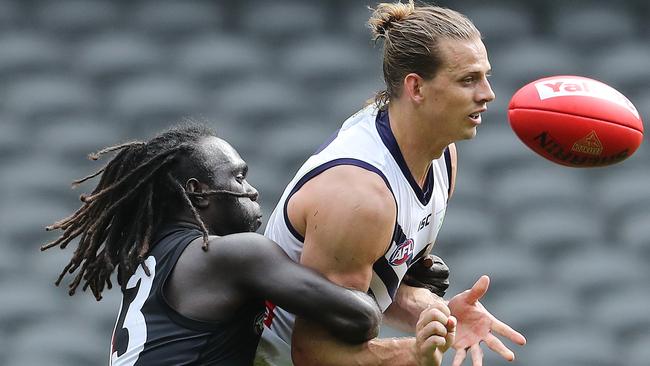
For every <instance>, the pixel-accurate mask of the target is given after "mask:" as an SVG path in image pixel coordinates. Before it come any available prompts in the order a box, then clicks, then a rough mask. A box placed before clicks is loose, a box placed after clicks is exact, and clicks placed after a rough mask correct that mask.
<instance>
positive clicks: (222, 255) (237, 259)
mask: <svg viewBox="0 0 650 366" xmlns="http://www.w3.org/2000/svg"><path fill="white" fill-rule="evenodd" d="M281 251H282V250H281V249H280V248H279V247H278V246H277V244H275V243H274V242H273V241H271V240H270V239H268V238H266V237H264V236H263V235H260V234H257V233H237V234H230V235H225V236H218V237H217V236H214V237H210V246H209V250H208V252H207V253H206V254H207V255H206V259H207V260H209V261H211V262H218V263H220V264H221V265H222V268H223V267H229V268H237V266H239V265H244V264H248V263H250V262H252V261H255V260H258V259H261V258H265V257H269V256H277V255H278V253H280V252H281Z"/></svg>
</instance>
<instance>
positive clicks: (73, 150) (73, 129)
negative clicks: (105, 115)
mask: <svg viewBox="0 0 650 366" xmlns="http://www.w3.org/2000/svg"><path fill="white" fill-rule="evenodd" d="M116 127H117V126H116V125H115V124H114V123H111V122H110V121H105V120H101V119H98V118H97V117H95V116H91V115H86V116H83V115H82V116H74V117H70V118H63V119H60V120H53V121H52V123H51V124H49V125H46V126H44V127H43V128H41V129H39V130H38V131H37V132H36V134H35V137H36V138H37V139H38V141H40V144H39V151H42V152H43V153H45V154H47V155H48V156H52V157H56V158H58V159H60V161H61V163H62V164H66V165H72V166H75V167H79V168H80V171H81V170H82V169H81V168H82V167H83V168H84V169H88V170H90V169H95V168H96V169H98V168H100V167H101V166H103V165H104V164H105V163H106V162H107V161H108V160H109V159H110V158H111V157H112V155H110V154H109V155H107V156H104V157H102V158H101V159H100V160H99V161H98V162H96V161H91V160H89V159H88V154H90V153H93V152H96V151H99V150H101V149H102V148H104V147H107V146H112V145H117V144H119V143H122V142H125V140H126V139H125V137H126V136H124V135H125V133H124V132H125V131H123V130H122V129H120V128H116ZM88 173H91V172H90V171H88Z"/></svg>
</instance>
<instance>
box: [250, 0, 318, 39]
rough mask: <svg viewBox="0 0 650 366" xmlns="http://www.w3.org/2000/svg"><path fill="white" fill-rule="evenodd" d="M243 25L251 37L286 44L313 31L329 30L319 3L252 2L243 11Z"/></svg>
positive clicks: (315, 32)
mask: <svg viewBox="0 0 650 366" xmlns="http://www.w3.org/2000/svg"><path fill="white" fill-rule="evenodd" d="M241 15H242V16H241V19H240V26H241V27H242V31H243V32H246V33H248V34H250V36H251V38H253V39H258V40H266V41H269V42H270V43H271V44H274V45H279V46H283V45H286V43H288V42H291V41H293V40H296V39H303V38H304V37H305V36H307V35H310V34H323V33H326V29H325V26H326V22H327V19H326V16H327V15H326V14H325V12H324V8H323V7H322V5H321V3H319V2H302V1H296V0H293V1H286V0H285V1H274V2H272V3H269V4H266V5H265V6H260V4H259V3H257V2H254V1H253V2H249V3H248V4H247V6H244V7H243V8H242V10H241Z"/></svg>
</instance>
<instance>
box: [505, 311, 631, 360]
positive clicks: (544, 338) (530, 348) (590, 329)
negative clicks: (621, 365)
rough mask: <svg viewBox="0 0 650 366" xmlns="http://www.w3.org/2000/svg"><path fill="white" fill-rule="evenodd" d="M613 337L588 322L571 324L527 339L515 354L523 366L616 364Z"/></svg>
mask: <svg viewBox="0 0 650 366" xmlns="http://www.w3.org/2000/svg"><path fill="white" fill-rule="evenodd" d="M615 344H616V342H615V338H614V337H613V335H612V334H611V333H609V332H606V331H603V329H602V328H600V327H597V326H594V325H593V324H590V323H588V322H587V323H582V324H571V325H567V326H565V327H562V328H559V329H558V328H556V329H552V330H549V331H548V332H545V333H544V334H541V335H539V336H538V337H536V338H535V339H531V340H530V342H529V344H528V345H527V346H525V347H523V348H521V350H520V351H519V359H518V361H519V362H520V363H521V364H523V365H531V366H538V365H539V366H541V365H571V366H611V365H617V364H618V363H617V359H618V357H617V355H618V354H619V353H618V352H617V351H616V348H615Z"/></svg>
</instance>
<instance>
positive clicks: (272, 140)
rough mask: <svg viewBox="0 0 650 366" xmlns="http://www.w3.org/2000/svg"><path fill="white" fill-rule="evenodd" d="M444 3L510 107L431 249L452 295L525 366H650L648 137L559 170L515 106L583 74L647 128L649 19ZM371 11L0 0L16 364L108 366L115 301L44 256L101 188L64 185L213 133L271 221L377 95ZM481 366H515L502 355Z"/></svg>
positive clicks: (464, 166)
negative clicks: (140, 143)
mask: <svg viewBox="0 0 650 366" xmlns="http://www.w3.org/2000/svg"><path fill="white" fill-rule="evenodd" d="M438 3H439V4H442V5H447V6H450V7H452V8H454V9H457V10H460V11H462V12H464V13H465V14H467V15H468V16H469V17H470V18H471V19H472V20H473V21H474V22H475V23H476V25H477V26H478V28H479V29H480V30H481V31H482V33H483V35H484V38H485V43H486V45H487V47H488V50H489V53H490V60H491V62H492V66H493V77H492V79H491V80H492V83H493V88H494V90H495V92H496V94H497V100H496V101H495V102H494V103H492V104H491V105H490V107H489V108H490V109H489V111H488V112H486V113H485V114H484V116H483V121H484V123H483V124H482V125H481V128H480V129H479V133H478V136H477V138H476V139H475V140H472V141H470V142H461V143H459V144H458V150H459V170H458V186H457V189H456V193H455V195H454V198H453V200H452V201H451V203H450V207H449V210H448V214H447V218H446V222H445V224H444V225H443V229H442V232H441V235H440V237H439V240H438V242H437V245H436V247H435V248H434V251H435V252H437V253H438V254H439V255H441V256H442V257H443V258H444V259H445V261H446V262H447V263H448V264H449V266H450V267H451V271H452V275H451V282H452V286H451V289H450V291H449V292H448V293H449V294H450V295H453V294H455V293H457V292H459V291H462V290H464V289H466V288H469V286H471V285H472V284H473V282H474V281H475V280H476V279H477V278H478V277H479V276H480V275H481V274H489V275H490V276H491V278H492V284H491V288H490V290H489V291H488V294H487V295H486V297H485V298H484V299H483V303H484V304H485V305H486V307H487V308H488V309H490V310H491V311H492V312H493V314H494V315H496V316H497V317H499V318H500V319H502V320H504V321H506V322H507V323H509V324H511V325H512V326H513V327H515V328H516V329H518V330H520V331H521V332H522V333H523V334H524V335H526V337H527V338H528V345H527V346H525V347H523V348H517V349H516V353H517V357H518V359H517V362H516V363H517V364H520V365H571V366H586V365H590V366H601V365H603V366H604V365H629V366H642V365H643V366H647V365H648V364H649V363H648V362H649V361H648V360H650V306H649V305H648V303H649V302H650V281H649V280H650V266H648V262H649V261H650V170H649V169H648V163H649V162H650V149H649V148H648V146H647V145H648V143H647V141H646V142H645V144H644V145H642V146H641V148H640V149H639V150H638V151H637V153H636V154H635V155H634V156H632V157H631V158H629V159H628V160H626V161H624V162H623V163H621V164H618V165H616V166H612V167H608V168H598V169H585V170H580V169H570V168H564V167H561V166H557V165H553V164H552V163H550V162H547V161H545V160H543V159H542V158H540V157H538V156H536V155H534V154H533V153H532V152H531V151H529V150H528V149H527V148H526V147H525V146H524V145H523V144H522V143H520V142H519V141H518V140H517V139H516V137H515V135H514V134H513V133H512V132H511V130H510V128H509V126H508V122H507V119H506V109H507V103H508V101H509V98H510V96H511V95H512V94H513V93H514V91H515V90H517V89H518V88H519V87H521V86H523V85H524V84H525V83H527V82H529V81H532V80H534V79H536V78H538V77H542V76H549V75H555V74H578V75H583V76H587V77H592V78H595V79H599V80H601V81H604V82H607V83H609V84H610V85H612V86H614V87H615V88H617V89H618V90H620V91H621V92H623V93H624V94H625V95H627V96H628V97H629V98H630V99H631V100H632V102H633V103H635V105H636V106H637V108H638V109H639V110H640V112H641V115H642V116H645V117H646V119H648V118H650V68H649V67H648V65H649V62H650V26H649V25H648V24H649V23H648V21H647V19H648V17H650V3H648V2H647V1H644V0H636V1H635V0H630V1H617V2H613V1H571V2H565V1H560V0H550V1H549V0H543V1H542V0H530V1H514V0H513V1H496V0H494V1H489V2H487V1H478V0H476V1H472V0H465V1H461V0H458V1H453V2H451V1H439V2H438ZM374 4H376V2H373V1H370V0H364V1H360V0H331V1H298V0H280V1H261V0H223V1H193V0H192V1H170V0H150V1H144V0H137V1H98V0H59V1H45V0H41V1H36V0H26V1H25V0H0V202H1V205H0V364H2V365H7V366H24V365H66V366H70V365H101V364H106V362H107V360H108V352H109V338H110V334H111V331H112V327H113V324H114V321H115V317H116V314H117V311H118V308H119V301H120V294H119V291H117V290H113V291H108V292H106V293H105V297H104V299H103V300H102V301H101V302H96V301H95V300H94V298H93V297H92V295H91V294H90V293H81V292H80V293H78V294H77V295H76V296H74V297H72V298H70V297H68V296H67V291H66V289H65V287H62V288H56V287H54V286H53V282H54V280H55V279H56V277H57V276H58V274H59V272H60V270H61V269H62V268H63V267H64V266H65V264H66V263H67V261H68V259H69V257H70V256H71V252H72V250H73V248H74V245H71V246H70V248H69V249H67V250H65V251H61V250H58V249H52V250H50V251H47V252H44V253H41V252H39V250H38V248H39V246H40V245H41V244H43V243H45V242H47V241H49V240H52V239H55V234H53V233H46V232H45V230H44V229H43V228H44V226H45V225H48V224H50V223H52V222H53V221H54V220H56V219H59V218H62V217H63V216H65V215H67V214H68V213H70V212H71V211H72V210H74V209H76V208H77V207H78V206H79V201H78V196H79V194H80V193H82V192H87V191H89V190H91V189H92V186H91V185H86V186H82V187H80V188H78V189H77V190H72V189H70V182H71V181H72V180H73V179H76V178H79V177H82V176H85V175H86V174H88V173H90V172H92V171H94V170H95V169H96V168H98V167H99V166H100V164H101V162H99V163H97V162H90V161H88V160H87V159H86V158H85V157H86V154H87V153H89V152H92V151H96V150H97V149H99V148H101V147H104V146H108V145H112V144H115V143H118V142H123V141H127V140H132V139H147V138H149V137H151V136H152V134H154V133H155V132H156V131H159V130H160V129H162V128H164V127H167V126H170V125H172V124H173V123H174V122H176V121H178V120H179V119H181V118H183V117H188V116H191V117H195V118H198V119H205V120H208V121H210V123H211V124H212V125H213V126H214V127H215V128H216V130H217V131H218V132H219V133H220V134H221V136H222V137H224V138H225V139H227V140H228V141H230V142H231V143H232V145H234V146H235V148H237V149H238V150H239V151H240V153H241V155H242V156H243V157H244V159H245V160H247V161H248V163H249V165H250V167H251V169H250V179H249V180H250V181H251V182H252V184H254V185H256V186H257V187H258V188H259V190H260V192H261V203H262V206H263V207H264V210H265V217H267V218H268V216H269V214H270V212H271V210H272V209H273V207H274V206H275V204H276V202H277V200H278V199H279V197H280V194H281V192H282V190H283V188H284V187H285V185H286V184H287V183H288V182H289V180H290V179H291V177H292V176H293V174H294V173H295V171H296V170H297V169H298V167H299V166H300V164H301V163H302V162H303V161H304V160H305V159H306V158H307V157H308V156H309V155H310V154H311V153H312V151H314V150H315V148H316V147H317V146H319V145H320V143H321V142H322V141H324V140H325V139H326V138H327V137H329V136H330V134H331V133H332V132H333V131H335V130H336V129H337V128H338V127H339V125H340V124H341V123H342V122H343V120H344V119H345V118H346V117H347V116H349V115H351V114H352V113H354V112H355V111H356V110H358V109H359V108H360V107H362V106H363V104H364V102H365V101H366V100H367V99H368V98H371V97H372V96H373V94H374V92H376V91H378V90H379V89H380V88H381V87H382V79H381V57H380V47H378V46H377V47H375V46H373V44H372V42H371V41H370V33H369V30H368V29H367V28H366V27H365V21H366V20H367V19H368V17H369V16H370V12H369V11H368V9H367V6H368V5H370V6H372V5H374ZM261 230H262V229H260V231H261ZM395 334H396V333H395V332H393V331H391V330H390V329H384V330H383V332H382V335H383V336H391V335H395ZM506 343H507V342H506ZM508 344H509V343H508ZM450 361H451V357H449V356H448V357H447V359H446V361H445V364H446V365H448V364H450ZM465 364H466V365H468V364H469V362H466V363H465ZM485 364H486V365H505V364H506V363H505V362H503V361H501V360H500V359H499V358H498V357H497V356H495V355H494V354H493V353H491V352H488V351H487V349H486V361H485Z"/></svg>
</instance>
